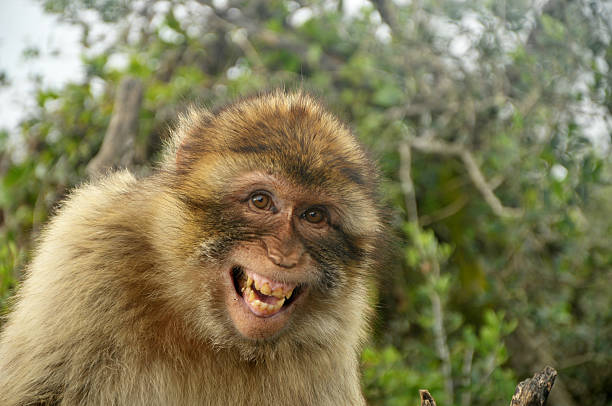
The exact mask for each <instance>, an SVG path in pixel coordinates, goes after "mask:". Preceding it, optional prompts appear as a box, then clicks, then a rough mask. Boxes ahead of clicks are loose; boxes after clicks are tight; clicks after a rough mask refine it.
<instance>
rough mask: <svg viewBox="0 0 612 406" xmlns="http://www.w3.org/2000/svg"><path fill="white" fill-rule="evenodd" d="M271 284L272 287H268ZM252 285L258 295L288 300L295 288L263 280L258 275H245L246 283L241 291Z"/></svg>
mask: <svg viewBox="0 0 612 406" xmlns="http://www.w3.org/2000/svg"><path fill="white" fill-rule="evenodd" d="M271 284H272V286H273V287H272V286H270V285H271ZM253 285H254V286H255V289H257V291H259V292H260V293H262V294H264V295H266V296H273V297H275V298H277V299H289V298H290V297H291V295H292V294H293V289H294V288H295V287H292V286H289V285H287V284H284V283H280V282H273V281H267V280H264V278H263V277H260V276H259V275H257V276H254V277H251V275H247V279H246V283H245V284H244V285H243V286H242V291H244V290H245V289H246V288H251V287H252V286H253Z"/></svg>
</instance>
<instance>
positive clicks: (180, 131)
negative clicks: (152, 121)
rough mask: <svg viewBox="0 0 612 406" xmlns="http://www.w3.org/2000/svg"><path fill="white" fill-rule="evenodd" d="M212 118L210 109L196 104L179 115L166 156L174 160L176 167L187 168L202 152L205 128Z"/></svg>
mask: <svg viewBox="0 0 612 406" xmlns="http://www.w3.org/2000/svg"><path fill="white" fill-rule="evenodd" d="M212 118H213V115H212V113H211V112H210V111H208V110H207V109H205V108H202V107H196V106H191V107H190V108H189V109H188V110H187V112H186V113H184V114H181V115H180V116H179V120H178V124H177V126H176V128H175V129H174V131H172V134H171V139H170V142H169V144H170V145H169V148H168V153H169V154H168V155H170V156H168V158H169V159H171V160H172V161H174V165H175V166H176V168H177V169H187V168H188V167H189V166H191V163H192V162H193V161H194V160H195V159H197V158H198V157H199V156H201V154H202V153H203V152H204V147H205V142H206V135H205V134H206V132H207V131H206V129H207V128H208V125H209V123H210V121H211V120H212ZM170 157H172V158H170Z"/></svg>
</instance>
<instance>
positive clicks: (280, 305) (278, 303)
mask: <svg viewBox="0 0 612 406" xmlns="http://www.w3.org/2000/svg"><path fill="white" fill-rule="evenodd" d="M284 304H285V299H284V298H283V299H280V300H279V301H278V302H277V303H276V308H277V309H280V308H281V307H283V305H284Z"/></svg>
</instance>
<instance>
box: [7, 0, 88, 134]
mask: <svg viewBox="0 0 612 406" xmlns="http://www.w3.org/2000/svg"><path fill="white" fill-rule="evenodd" d="M79 33H80V28H77V27H74V26H71V25H68V24H66V23H60V22H59V21H58V19H57V17H56V16H55V15H51V14H45V13H44V12H43V10H42V6H41V4H40V2H37V1H35V0H0V71H4V72H5V73H6V74H7V76H8V80H9V83H10V85H9V86H8V87H0V128H5V129H9V130H10V129H14V128H16V126H17V124H18V122H19V121H20V119H22V118H24V116H25V113H26V112H27V111H29V110H31V109H32V107H33V106H34V105H35V98H34V85H33V83H32V81H31V80H30V78H32V77H34V75H36V74H40V75H41V77H42V81H43V84H45V85H48V86H52V87H56V86H57V87H59V86H61V85H62V84H64V83H66V82H68V81H70V80H79V79H80V78H82V77H83V76H84V73H83V67H82V65H81V61H80V56H79V55H80V44H79ZM29 47H37V48H38V49H39V50H40V57H39V58H35V59H30V60H28V59H26V58H24V57H23V50H24V49H25V48H29ZM54 52H57V55H54Z"/></svg>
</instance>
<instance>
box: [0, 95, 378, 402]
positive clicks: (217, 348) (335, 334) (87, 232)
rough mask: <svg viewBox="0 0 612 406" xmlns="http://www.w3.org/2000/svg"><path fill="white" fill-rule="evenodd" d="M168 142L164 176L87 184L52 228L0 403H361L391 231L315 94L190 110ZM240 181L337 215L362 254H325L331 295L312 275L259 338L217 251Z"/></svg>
mask: <svg viewBox="0 0 612 406" xmlns="http://www.w3.org/2000/svg"><path fill="white" fill-rule="evenodd" d="M253 140H260V141H261V142H259V141H257V143H256V144H252V142H255V141H253ZM171 144H172V145H170V146H169V147H168V152H167V154H166V158H165V159H164V162H163V163H162V165H161V167H160V169H159V171H158V172H157V173H156V174H154V175H153V176H151V177H149V178H146V179H140V180H137V179H135V178H134V177H133V176H132V175H131V174H129V173H127V172H120V173H116V174H113V175H110V176H109V177H107V178H106V179H103V180H102V181H99V182H98V183H96V184H88V185H84V186H82V187H80V188H78V189H77V190H75V191H74V192H73V193H72V195H71V197H70V198H69V199H68V200H67V201H66V202H65V203H64V204H63V206H62V207H61V209H60V210H59V212H58V213H57V215H56V216H55V217H54V218H53V219H52V220H51V222H50V223H49V225H48V227H47V229H46V231H45V232H44V234H43V236H42V238H41V241H40V242H39V244H38V249H37V251H36V253H35V256H34V260H33V261H32V263H31V264H30V266H29V267H28V271H27V277H26V279H25V280H24V282H23V285H22V287H21V289H20V290H19V293H18V297H17V301H16V304H15V308H14V311H13V312H12V314H11V315H10V318H9V320H8V322H7V323H6V325H5V328H4V331H3V333H2V336H1V338H0V405H6V406H11V405H30V404H60V405H264V404H279V405H288V404H295V405H360V404H364V399H363V396H362V394H361V391H360V386H359V365H358V354H359V350H360V348H361V345H362V343H363V341H364V340H365V338H366V335H367V318H368V316H369V314H370V305H369V303H370V302H371V297H370V289H371V287H372V282H373V279H374V278H373V276H374V275H373V274H374V273H375V272H376V271H377V270H375V269H373V267H374V264H375V260H374V258H375V255H376V252H377V249H378V247H379V246H380V243H381V235H382V233H383V225H382V223H381V221H380V210H379V209H378V208H377V203H376V194H375V192H374V189H375V188H376V172H375V168H374V167H373V165H372V164H371V163H370V162H369V161H368V160H367V159H366V157H365V156H364V153H363V151H362V149H361V148H360V147H359V145H358V144H357V143H356V141H355V139H354V137H353V136H352V135H351V134H350V131H349V130H348V129H347V128H346V127H345V126H344V125H342V124H341V123H340V122H338V120H337V119H336V118H334V117H333V116H331V115H330V114H329V113H327V112H326V111H325V110H324V109H323V108H322V107H320V106H319V105H318V104H317V103H316V102H315V101H313V100H312V99H311V98H310V97H308V96H305V95H304V94H301V93H293V94H285V93H282V92H276V93H271V94H267V95H263V96H260V97H254V98H251V99H245V100H242V101H239V102H237V103H234V104H232V105H230V106H227V107H225V108H223V109H221V110H219V111H217V112H215V113H214V114H213V113H210V112H208V111H203V110H197V109H194V110H192V111H191V112H190V113H189V114H188V115H186V116H185V117H183V118H182V119H181V121H180V124H179V126H178V128H177V130H176V131H175V136H174V138H173V140H172V142H171ZM264 144H265V145H264ZM300 165H301V166H300ZM291 168H294V169H295V168H297V169H295V171H293V172H292V170H293V169H291ZM304 168H306V170H307V171H308V173H305V172H303V169H304ZM310 171H312V172H310ZM252 173H255V174H256V175H248V174H252ZM245 174H247V175H246V176H247V177H246V179H247V180H248V179H249V178H248V176H262V177H264V176H272V177H274V179H281V180H280V181H279V182H280V183H282V185H281V186H280V188H281V189H282V190H287V191H288V192H287V193H293V192H294V191H295V193H296V195H299V196H316V197H317V198H320V199H322V203H325V204H329V205H334V206H335V207H338V208H339V209H338V213H339V214H338V216H339V217H341V219H340V220H339V221H340V222H341V226H340V227H339V228H341V229H342V234H338V235H342V236H344V237H346V238H347V241H349V240H348V238H349V237H350V241H351V243H352V244H353V245H354V249H355V250H357V251H355V252H359V255H361V257H360V260H359V261H358V262H355V261H353V260H352V259H351V258H350V255H346V257H343V258H344V259H342V261H341V258H340V257H332V258H331V259H329V261H332V263H333V264H335V265H334V266H337V265H338V264H341V263H342V264H344V265H342V266H341V267H340V268H338V270H339V273H338V274H337V275H336V276H337V278H336V279H335V284H334V285H333V286H331V287H324V285H323V284H321V285H320V286H319V285H317V283H322V281H323V276H322V275H320V274H319V273H318V271H316V269H315V268H312V267H310V266H307V265H304V269H303V271H302V272H303V274H304V275H306V276H305V278H310V279H308V280H312V281H313V287H312V292H311V293H312V294H311V295H309V296H308V297H306V299H305V300H304V304H301V305H300V307H299V308H298V309H297V310H296V311H295V313H294V314H292V316H291V319H290V321H289V322H288V324H287V326H286V327H285V328H284V329H283V330H282V331H281V332H280V333H278V334H275V335H274V336H272V337H269V338H265V339H261V340H259V339H258V340H253V339H247V338H245V337H243V336H241V335H240V334H239V333H238V332H237V331H236V329H235V328H234V326H233V325H232V322H231V321H230V319H229V318H228V316H227V311H226V309H225V308H224V307H223V305H222V303H221V302H222V300H221V299H220V297H219V296H218V295H219V294H220V293H218V292H217V291H220V289H216V286H220V285H221V282H220V279H219V276H218V275H219V272H220V271H219V270H220V269H222V268H223V267H224V266H226V260H227V255H226V254H220V253H219V252H220V251H219V250H223V249H224V247H225V245H224V243H223V241H229V242H228V243H227V244H235V243H236V239H239V237H236V235H235V232H236V231H235V230H231V226H224V227H226V228H225V229H219V227H221V225H222V224H225V223H222V221H226V219H227V216H230V215H231V213H232V212H233V211H235V210H230V211H229V212H228V213H229V214H227V213H225V212H220V211H219V212H217V211H216V210H221V209H213V208H214V207H217V206H215V205H216V204H217V200H219V201H220V202H222V203H223V202H225V201H226V200H224V199H225V196H226V195H227V194H229V193H230V192H233V191H236V192H238V191H239V190H240V188H241V186H240V185H241V183H240V182H241V181H240V180H239V179H245V178H244V176H245ZM257 174H261V175H257ZM241 177H242V178H241ZM301 177H304V178H303V179H302V178H301ZM306 178H308V179H310V180H309V181H307V179H306ZM245 182H246V181H245ZM285 184H286V185H289V186H283V185H285ZM216 196H219V199H217V198H216ZM223 204H226V203H223ZM232 204H233V203H232ZM219 207H221V208H223V207H224V206H219ZM237 207H238V206H237ZM217 221H218V222H219V223H217ZM229 224H232V223H231V222H230V223H229ZM232 233H234V234H232ZM338 233H340V231H338ZM344 237H343V238H344ZM222 238H224V240H222ZM262 238H263V237H262ZM266 238H272V237H266ZM338 238H340V237H338ZM241 244H242V243H240V244H236V245H232V247H234V248H233V250H234V251H232V252H239V253H240V252H241V251H240V250H243V248H241ZM245 244H246V243H245ZM347 244H348V243H347ZM344 254H345V253H342V252H338V253H337V255H339V256H343V255H344ZM355 255H357V254H355ZM311 262H312V259H311ZM338 266H339V265H338ZM321 292H325V294H322V293H321ZM315 293H317V294H315Z"/></svg>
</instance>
